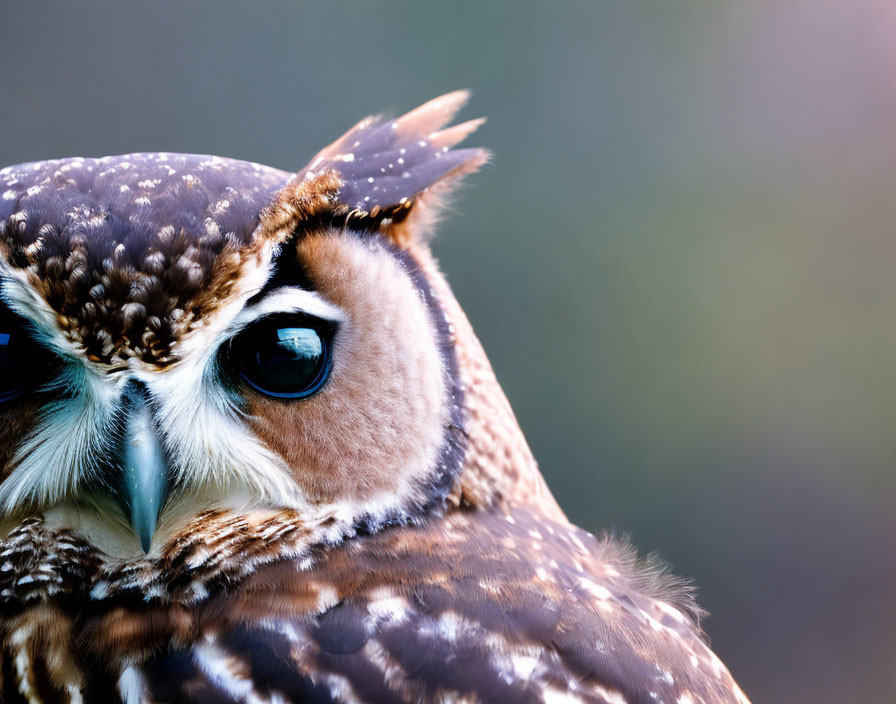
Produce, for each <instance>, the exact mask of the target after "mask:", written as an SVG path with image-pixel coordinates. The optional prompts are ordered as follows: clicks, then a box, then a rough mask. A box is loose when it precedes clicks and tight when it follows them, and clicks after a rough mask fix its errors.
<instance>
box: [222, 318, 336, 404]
mask: <svg viewBox="0 0 896 704" xmlns="http://www.w3.org/2000/svg"><path fill="white" fill-rule="evenodd" d="M332 339H333V326H332V324H331V323H328V322H326V321H323V320H320V319H317V318H311V317H309V316H305V315H278V316H273V317H270V318H266V319H264V320H262V321H260V322H258V323H255V324H254V325H252V326H251V327H249V328H247V329H246V330H244V331H243V332H241V333H240V334H239V335H237V336H236V338H234V340H233V342H232V343H231V345H230V354H229V358H230V365H231V367H232V368H233V369H234V370H235V371H236V372H237V373H238V374H239V377H240V378H241V379H242V380H243V381H244V382H245V383H246V384H248V385H249V386H250V387H251V388H253V389H255V390H256V391H258V392H259V393H262V394H264V395H265V396H272V397H274V398H283V399H301V398H308V397H309V396H312V395H314V394H316V393H317V392H318V391H320V390H321V388H323V386H324V384H326V382H327V378H328V377H329V376H330V367H331V354H330V352H331V343H332Z"/></svg>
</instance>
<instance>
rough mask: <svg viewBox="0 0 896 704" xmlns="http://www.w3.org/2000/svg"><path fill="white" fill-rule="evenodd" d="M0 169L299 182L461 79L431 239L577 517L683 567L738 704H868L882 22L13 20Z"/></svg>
mask: <svg viewBox="0 0 896 704" xmlns="http://www.w3.org/2000/svg"><path fill="white" fill-rule="evenodd" d="M0 17H2V21H0V66H2V72H3V76H4V85H5V88H4V89H3V101H2V102H3V104H2V109H0V134H2V135H3V136H4V138H3V139H2V140H0V162H2V163H4V164H7V163H14V162H19V161H29V160H35V159H42V158H47V157H56V156H68V155H75V154H80V155H85V156H87V155H91V156H93V155H96V156H98V155H103V154H107V153H119V152H127V151H138V150H139V151H142V150H171V151H189V152H208V153H214V154H221V155H225V156H232V157H239V158H244V159H250V160H255V161H261V162H265V163H269V164H272V165H275V166H279V167H282V168H285V169H290V170H292V169H296V168H298V167H300V166H301V165H303V164H304V163H305V161H306V159H307V158H308V157H309V156H310V155H312V154H313V153H314V152H315V151H317V149H318V148H320V147H322V146H323V145H325V144H327V143H328V142H329V141H331V140H332V139H333V138H335V137H336V136H338V135H339V134H340V133H341V132H342V131H343V129H345V128H346V127H348V126H349V125H350V124H352V123H353V122H354V121H355V120H356V119H358V118H360V117H362V116H363V115H365V114H367V113H369V112H373V111H378V110H383V109H391V110H393V111H395V112H397V111H399V110H405V109H409V108H411V107H414V106H416V105H417V104H419V103H421V102H423V101H424V100H426V99H428V98H430V97H433V96H435V95H437V94H439V93H442V92H445V91H448V90H451V89H454V88H458V87H469V88H472V89H473V90H474V91H475V97H474V101H473V103H472V105H471V107H470V108H469V109H468V110H467V111H466V112H465V113H464V117H474V116H477V115H480V114H485V115H488V117H489V120H490V121H489V123H488V124H487V125H486V126H485V127H484V128H483V129H482V130H481V132H480V133H479V134H478V135H476V137H475V139H474V140H473V143H474V144H482V145H486V146H489V147H491V148H493V149H494V151H495V161H494V165H493V166H492V167H490V168H489V169H487V170H486V171H485V172H484V173H482V174H480V175H478V176H476V177H474V178H473V179H472V185H471V187H469V188H467V189H466V192H465V193H464V195H463V197H462V199H460V200H459V201H458V205H457V210H458V211H459V213H458V214H457V215H455V216H454V217H451V218H449V219H448V220H447V221H446V222H445V225H444V227H443V228H442V231H441V235H440V238H439V240H438V243H437V251H438V254H439V255H440V257H441V260H442V263H443V265H444V268H445V270H446V271H447V274H448V277H449V279H450V280H451V281H452V283H453V285H454V288H455V291H456V292H457V295H458V298H459V299H460V301H461V303H462V304H463V305H464V306H465V308H466V310H467V312H468V314H469V315H470V317H471V319H472V320H473V324H474V326H475V327H476V329H477V331H478V332H479V334H480V336H481V338H482V341H483V343H484V345H485V348H486V350H487V351H488V352H489V354H490V356H491V359H492V361H493V363H494V365H495V368H496V370H497V373H498V377H499V378H500V380H501V381H502V382H503V384H504V387H505V389H506V391H507V394H508V395H509V397H510V400H511V402H512V404H513V406H514V408H515V409H516V412H517V414H518V416H519V419H520V422H521V424H522V426H523V428H524V430H525V431H526V433H527V435H528V437H529V440H530V441H531V444H532V446H533V449H534V451H535V454H536V456H537V457H538V459H539V461H540V463H541V466H542V468H543V470H544V473H545V475H546V476H547V478H548V481H549V483H550V485H551V486H552V487H553V489H554V491H555V492H556V494H557V496H558V498H559V499H560V502H561V503H562V504H563V506H564V507H565V508H566V509H567V511H568V513H569V515H570V516H571V518H572V519H574V520H575V521H577V522H578V523H580V524H582V525H583V526H585V527H586V528H588V529H590V530H592V531H599V530H600V529H602V528H611V527H615V528H618V529H621V530H625V531H629V532H631V534H632V536H633V538H634V541H635V543H636V544H637V545H638V546H639V547H640V548H641V550H642V551H645V552H647V551H653V550H656V551H659V552H660V553H661V554H662V555H663V556H664V557H666V558H667V559H668V560H669V561H670V562H671V563H672V564H673V565H674V567H675V570H676V571H677V572H679V573H680V574H684V575H689V576H692V577H693V578H694V579H695V580H696V582H697V584H698V585H699V588H700V595H701V602H702V604H703V605H704V606H706V607H707V608H708V609H709V610H710V612H711V613H712V617H711V618H710V619H709V620H708V621H707V622H706V624H705V625H706V629H707V632H708V634H709V635H710V637H711V639H712V644H713V646H714V648H715V649H716V651H717V652H718V653H719V655H720V656H721V657H722V658H723V659H724V660H725V661H726V663H727V664H728V665H729V666H730V668H731V670H732V672H733V673H734V675H735V677H736V678H737V679H738V680H739V681H740V683H741V684H742V686H743V688H744V689H745V691H746V692H747V694H748V695H750V696H751V697H753V698H754V700H755V701H756V702H809V701H812V702H845V701H849V702H872V701H878V702H882V701H893V700H894V698H896V607H894V604H893V601H894V598H893V597H894V594H896V564H894V563H896V561H894V544H896V531H894V528H896V511H894V509H896V481H894V478H893V460H894V457H896V433H894V430H893V422H892V419H893V418H894V415H896V381H894V379H896V375H894V373H896V356H894V355H896V326H894V320H893V308H894V303H896V277H894V273H893V269H894V263H896V237H894V235H893V223H894V221H896V195H894V188H896V184H894V176H896V40H894V30H896V8H894V5H893V4H892V3H891V2H888V1H887V0H850V1H849V2H837V1H835V0H754V1H753V2H749V3H744V2H741V3H733V2H717V1H715V2H710V1H709V0H705V1H698V0H678V1H677V2H675V3H656V2H638V1H633V0H627V1H626V2H624V3H621V2H596V1H594V0H580V1H579V2H565V1H563V2H561V1H560V0H553V1H552V2H550V3H548V2H543V3H534V2H527V1H523V0H508V1H507V2H496V1H494V0H492V1H490V2H466V1H463V2H451V3H443V4H436V3H428V2H421V1H420V0H411V1H408V2H384V3H374V2H361V1H358V2H353V3H344V2H330V1H328V2H315V3H309V4H308V5H307V6H304V3H298V2H286V1H284V2H270V1H259V2H251V3H250V2H245V3H231V2H222V1H221V0H214V1H207V2H198V1H195V0H194V1H188V2H177V3H174V2H152V3H139V4H138V3H136V2H134V3H130V2H129V3H115V2H111V1H110V2H107V3H98V2H85V1H83V0H82V1H81V2H39V3H38V2H32V3H7V4H6V5H5V7H4V8H3V11H2V15H0Z"/></svg>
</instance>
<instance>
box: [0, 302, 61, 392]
mask: <svg viewBox="0 0 896 704" xmlns="http://www.w3.org/2000/svg"><path fill="white" fill-rule="evenodd" d="M52 367H53V360H52V359H51V358H50V355H49V353H48V352H46V351H45V350H44V349H43V348H41V347H39V346H38V345H37V344H35V343H34V342H33V341H32V340H31V338H30V337H29V336H28V335H27V334H26V333H25V331H24V330H23V326H22V325H20V324H18V321H16V320H15V319H14V316H12V315H10V314H0V403H5V402H6V401H11V400H13V399H15V398H18V397H19V396H22V395H23V394H24V393H25V392H27V391H30V390H32V389H34V388H35V387H36V386H39V385H40V383H41V382H42V381H44V380H45V379H46V378H48V377H49V376H50V373H51V371H52Z"/></svg>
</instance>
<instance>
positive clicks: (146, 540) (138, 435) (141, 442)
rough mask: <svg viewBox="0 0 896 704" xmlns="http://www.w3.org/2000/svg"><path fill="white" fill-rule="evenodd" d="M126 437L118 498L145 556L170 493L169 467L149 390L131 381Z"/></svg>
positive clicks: (126, 402) (125, 397) (125, 406)
mask: <svg viewBox="0 0 896 704" xmlns="http://www.w3.org/2000/svg"><path fill="white" fill-rule="evenodd" d="M122 412H123V428H122V430H123V437H122V445H121V450H120V462H121V465H120V466H121V475H120V479H119V485H118V487H117V498H118V500H119V502H120V503H121V508H122V510H123V511H124V514H125V516H126V517H127V518H128V519H130V522H131V527H133V529H134V533H136V534H137V538H138V539H139V540H140V545H141V546H142V547H143V551H144V552H147V553H148V552H149V548H150V545H151V544H152V537H153V535H154V534H155V532H156V527H157V525H158V522H159V514H161V512H162V509H163V508H164V506H165V501H166V499H167V498H168V490H169V485H170V481H169V466H168V458H167V456H166V454H165V448H164V446H163V445H162V440H161V438H160V437H159V431H158V430H157V429H156V425H155V421H154V419H153V415H152V407H151V405H150V399H149V393H148V392H147V389H146V386H145V385H144V384H142V383H140V382H138V381H135V380H131V381H130V382H128V385H127V386H126V387H125V390H124V393H123V394H122Z"/></svg>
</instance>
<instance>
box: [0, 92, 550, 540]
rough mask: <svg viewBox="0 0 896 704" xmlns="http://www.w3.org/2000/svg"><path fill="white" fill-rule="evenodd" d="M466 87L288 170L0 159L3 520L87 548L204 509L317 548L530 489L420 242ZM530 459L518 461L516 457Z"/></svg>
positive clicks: (467, 129) (500, 401)
mask: <svg viewBox="0 0 896 704" xmlns="http://www.w3.org/2000/svg"><path fill="white" fill-rule="evenodd" d="M466 98H467V95H466V94H465V93H464V92H457V93H452V94H449V95H445V96H443V97H441V98H437V99H436V100H433V101H431V102H429V103H426V104H425V105H423V106H421V107H419V108H417V109H416V110H414V111H412V112H410V113H408V114H406V115H404V116H403V117H400V118H398V119H394V120H387V119H381V118H368V119H365V120H363V121H361V122H359V123H358V124H357V125H355V126H354V127H353V128H351V129H350V130H349V131H348V132H347V133H345V134H344V135H343V136H342V137H341V138H340V139H338V140H337V141H336V142H334V143H333V144H332V145H330V146H329V147H327V148H325V149H324V150H323V151H321V152H320V153H319V154H318V155H317V156H315V157H314V158H313V159H312V160H311V162H310V163H309V164H308V166H306V167H305V168H303V169H301V170H300V171H298V172H297V173H294V174H290V173H285V172H282V171H278V170H275V169H272V168H268V167H264V166H260V165H258V164H251V163H245V162H240V161H233V160H229V159H222V158H218V157H207V156H192V155H182V154H166V153H153V154H130V155H125V156H115V157H107V158H102V159H82V158H72V159H64V160H57V161H44V162H37V163H32V164H24V165H19V166H13V167H8V168H6V169H3V170H2V171H0V516H2V518H3V519H4V520H5V521H6V523H7V525H17V524H19V523H20V522H21V521H22V519H23V518H27V517H29V516H35V515H40V516H41V520H43V521H46V522H47V523H49V524H50V525H53V526H57V527H59V528H66V529H71V530H74V531H77V532H79V533H80V534H82V535H85V536H86V537H87V538H89V539H90V540H91V541H93V543H95V544H96V545H97V546H98V547H100V548H101V549H102V550H104V551H106V552H107V553H109V554H113V555H120V556H123V557H127V556H129V555H134V556H136V555H140V554H142V553H143V552H152V551H154V550H156V551H158V550H162V549H164V546H165V545H167V544H169V543H170V542H171V541H172V540H174V539H175V538H176V537H177V536H178V535H179V534H181V533H182V532H183V531H184V530H185V529H186V528H185V526H189V525H190V521H191V520H192V519H194V518H195V517H196V516H197V515H199V514H200V513H202V512H204V511H210V510H218V511H230V512H246V511H262V512H264V511H268V512H274V511H289V512H291V514H292V515H294V516H298V517H300V518H301V520H302V522H303V523H304V525H308V526H311V525H314V526H317V527H318V530H319V531H321V532H322V533H321V534H322V535H323V536H324V538H325V539H330V540H337V539H339V537H340V536H343V535H345V534H346V533H348V532H352V531H359V530H360V531H373V530H378V529H380V528H382V527H383V526H386V525H389V524H393V523H397V522H407V521H413V520H417V519H419V518H421V517H422V516H425V515H426V514H427V513H428V512H430V511H433V510H438V509H439V507H441V506H444V505H445V504H446V503H449V502H453V503H455V504H457V505H463V504H464V503H476V504H483V503H488V502H490V501H497V500H501V499H502V498H506V497H507V496H508V495H511V494H513V493H515V492H517V493H527V494H531V493H533V492H535V493H544V490H543V487H542V485H541V480H540V477H539V476H538V473H537V471H535V470H534V464H533V463H532V460H531V455H530V454H529V451H528V448H527V447H526V444H525V441H524V440H523V439H522V436H521V435H520V434H519V431H518V429H517V426H516V423H515V421H514V419H513V416H512V414H511V412H510V409H509V407H508V406H507V403H506V400H505V399H504V396H503V395H502V394H501V392H500V389H499V388H498V386H497V382H496V381H495V380H494V376H493V375H492V373H491V370H490V368H489V366H488V362H487V361H486V359H485V357H484V355H483V353H482V350H481V348H480V347H479V345H478V342H477V341H476V339H475V337H474V336H473V334H472V332H471V331H470V329H469V325H468V324H467V321H466V319H465V318H464V315H463V313H462V312H461V310H460V308H459V306H458V304H457V302H456V300H455V299H454V297H453V296H452V294H451V292H450V290H449V288H448V286H447V285H446V283H445V282H444V280H443V278H442V276H441V275H440V274H439V272H438V270H437V268H436V265H435V263H434V260H433V258H432V256H431V253H430V250H429V247H428V236H429V233H430V231H431V229H432V225H433V223H434V220H435V216H436V215H437V214H438V213H439V209H440V205H441V204H442V202H443V200H444V197H445V195H446V194H447V192H448V191H449V190H450V188H451V186H452V185H453V184H455V183H456V182H457V180H458V178H459V177H460V176H462V175H464V174H467V173H469V172H471V171H474V170H476V169H477V168H478V167H480V166H481V165H482V164H483V163H484V162H485V161H486V160H487V158H488V155H487V153H486V152H485V151H484V150H482V149H452V147H454V146H455V145H456V144H458V143H459V142H460V141H461V140H463V139H464V138H465V137H467V136H468V135H469V134H470V133H471V132H472V131H473V130H475V129H476V127H478V125H479V124H480V122H481V121H479V120H473V121H470V122H465V123H463V124H458V125H455V126H453V127H446V125H447V124H448V123H449V122H450V120H451V119H452V118H453V116H454V115H455V114H456V112H457V111H458V110H459V109H460V107H461V106H462V105H463V103H464V102H465V101H466ZM528 467H532V470H531V471H527V468H528Z"/></svg>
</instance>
